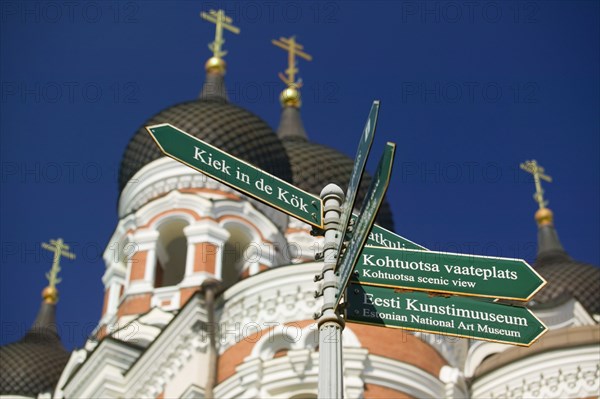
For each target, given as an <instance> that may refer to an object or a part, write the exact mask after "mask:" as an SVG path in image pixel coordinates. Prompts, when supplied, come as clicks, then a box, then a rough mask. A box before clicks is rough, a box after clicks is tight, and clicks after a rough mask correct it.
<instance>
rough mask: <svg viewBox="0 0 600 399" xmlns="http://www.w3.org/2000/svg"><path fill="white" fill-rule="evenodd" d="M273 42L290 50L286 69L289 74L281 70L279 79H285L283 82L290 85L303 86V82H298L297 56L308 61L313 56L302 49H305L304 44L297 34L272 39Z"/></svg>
mask: <svg viewBox="0 0 600 399" xmlns="http://www.w3.org/2000/svg"><path fill="white" fill-rule="evenodd" d="M271 43H273V44H274V45H275V46H277V47H280V48H282V49H284V50H285V51H287V52H288V69H286V70H285V73H286V74H287V76H285V75H284V74H282V73H281V72H279V79H281V80H283V83H285V84H287V85H288V86H289V85H295V86H296V87H298V88H299V87H301V86H302V82H300V81H298V82H296V73H298V68H297V67H296V64H297V62H296V56H298V57H302V58H304V59H305V60H307V61H312V56H310V55H309V54H306V53H305V52H304V51H302V50H304V46H302V45H301V44H298V43H297V42H296V36H292V37H290V38H289V39H287V38H285V37H280V38H279V40H275V39H273V40H271Z"/></svg>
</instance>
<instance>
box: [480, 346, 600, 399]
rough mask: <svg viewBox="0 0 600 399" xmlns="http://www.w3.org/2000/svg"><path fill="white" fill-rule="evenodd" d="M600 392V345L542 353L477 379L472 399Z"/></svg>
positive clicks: (584, 396)
mask: <svg viewBox="0 0 600 399" xmlns="http://www.w3.org/2000/svg"><path fill="white" fill-rule="evenodd" d="M599 389H600V364H599V363H598V344H593V345H588V346H584V347H579V348H566V349H565V350H554V351H550V352H543V353H540V354H537V355H534V356H530V357H527V358H525V359H522V360H519V361H515V362H512V363H509V364H507V365H505V366H504V367H502V368H500V369H498V370H495V371H493V372H491V373H488V374H486V375H485V376H483V377H481V378H478V379H477V380H475V381H474V382H473V384H472V391H471V395H472V397H476V398H479V397H482V398H483V397H485V398H524V397H526V398H529V397H535V398H548V397H550V398H586V397H595V396H596V395H598V390H599Z"/></svg>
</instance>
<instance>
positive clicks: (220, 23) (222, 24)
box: [200, 10, 240, 58]
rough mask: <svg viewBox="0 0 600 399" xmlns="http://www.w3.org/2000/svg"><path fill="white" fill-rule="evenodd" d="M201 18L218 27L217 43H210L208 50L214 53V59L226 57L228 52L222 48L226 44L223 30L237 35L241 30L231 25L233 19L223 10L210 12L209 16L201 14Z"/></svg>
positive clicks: (216, 31) (216, 33)
mask: <svg viewBox="0 0 600 399" xmlns="http://www.w3.org/2000/svg"><path fill="white" fill-rule="evenodd" d="M200 16H201V17H202V18H203V19H205V20H207V21H208V22H212V23H213V24H215V26H216V30H215V41H214V42H212V43H210V44H209V45H208V48H209V49H210V50H211V51H212V52H213V56H214V57H216V58H222V57H225V55H226V54H227V51H223V50H221V46H223V44H224V43H225V39H223V28H225V29H227V30H228V31H230V32H233V33H235V34H236V35H237V34H238V33H240V29H239V28H238V27H236V26H233V25H231V22H232V20H231V18H230V17H228V16H226V15H225V11H223V10H219V11H215V10H210V11H209V12H208V14H207V13H205V12H201V13H200Z"/></svg>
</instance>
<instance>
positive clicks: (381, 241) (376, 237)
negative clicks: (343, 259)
mask: <svg viewBox="0 0 600 399" xmlns="http://www.w3.org/2000/svg"><path fill="white" fill-rule="evenodd" d="M356 219H357V216H356V214H352V220H354V223H356ZM365 245H369V246H373V247H386V248H392V249H417V250H421V251H428V249H427V248H425V247H424V246H422V245H419V244H417V243H416V242H413V241H411V240H409V239H408V238H404V237H402V236H401V235H399V234H396V233H394V232H392V231H389V230H388V229H384V228H383V227H381V226H378V225H376V224H374V225H373V228H372V229H371V232H370V233H369V236H368V237H367V241H366V242H365Z"/></svg>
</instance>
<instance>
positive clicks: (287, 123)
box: [277, 107, 394, 230]
mask: <svg viewBox="0 0 600 399" xmlns="http://www.w3.org/2000/svg"><path fill="white" fill-rule="evenodd" d="M277 134H278V135H279V137H280V138H281V141H282V142H283V145H284V147H285V150H286V152H287V155H288V158H289V162H290V165H291V167H292V174H293V176H294V180H293V181H294V185H296V186H297V187H300V188H301V189H303V190H305V191H308V192H310V193H313V194H316V195H319V194H320V193H321V190H322V189H323V188H324V187H325V186H326V185H327V184H329V183H334V184H337V185H338V186H340V187H341V188H342V190H343V191H344V192H346V190H347V188H348V181H349V180H350V175H351V174H352V168H353V167H354V161H353V160H352V159H350V158H349V157H348V156H346V155H344V154H342V153H340V152H339V151H336V150H334V149H332V148H329V147H326V146H324V145H320V144H316V143H311V142H310V141H308V139H307V138H306V133H305V132H304V127H303V124H302V121H301V119H300V112H299V110H298V109H297V108H293V107H284V109H283V111H282V115H281V121H280V125H279V129H278V130H277ZM370 183H371V177H370V176H369V175H368V174H367V173H365V174H364V176H363V179H362V181H361V184H360V187H359V192H358V194H357V196H356V197H357V199H356V204H357V205H356V206H357V207H360V205H361V204H362V201H363V199H364V198H365V195H366V192H367V190H368V188H369V184H370ZM376 222H377V224H379V225H380V226H382V227H385V228H386V229H390V230H393V229H394V220H393V218H392V211H391V209H390V205H389V204H388V203H387V201H384V202H383V204H382V205H381V209H380V210H379V214H378V215H377V221H376Z"/></svg>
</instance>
